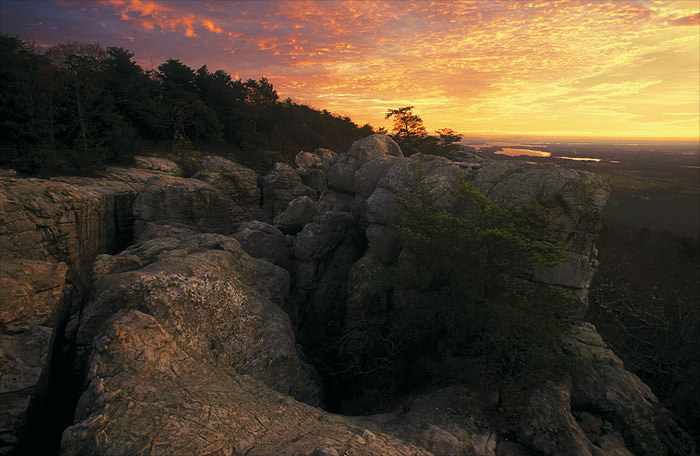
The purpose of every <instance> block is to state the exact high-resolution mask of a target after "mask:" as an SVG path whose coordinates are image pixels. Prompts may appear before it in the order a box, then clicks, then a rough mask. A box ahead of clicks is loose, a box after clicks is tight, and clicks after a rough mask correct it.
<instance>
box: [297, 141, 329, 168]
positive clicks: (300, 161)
mask: <svg viewBox="0 0 700 456" xmlns="http://www.w3.org/2000/svg"><path fill="white" fill-rule="evenodd" d="M334 155H335V153H334V152H333V151H332V150H329V149H323V148H321V147H319V148H317V149H314V151H313V152H304V151H301V152H299V153H298V154H297V156H296V157H295V158H294V162H295V163H296V165H297V169H298V170H299V173H300V174H304V173H306V172H307V171H309V170H310V169H312V168H317V169H321V170H325V169H326V168H327V167H328V164H329V163H330V161H331V159H332V158H333V156H334Z"/></svg>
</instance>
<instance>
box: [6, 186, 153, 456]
mask: <svg viewBox="0 0 700 456" xmlns="http://www.w3.org/2000/svg"><path fill="white" fill-rule="evenodd" d="M135 174H137V179H138V175H139V173H135ZM137 179H135V182H133V183H129V184H127V183H124V182H122V181H119V180H115V181H113V182H112V184H111V185H109V186H103V185H100V184H99V183H96V182H94V181H92V182H86V183H85V185H76V184H69V183H65V182H59V181H51V180H48V181H47V180H40V179H20V178H0V252H2V253H1V254H0V256H1V257H2V260H1V263H2V266H0V287H1V288H2V290H1V293H0V308H1V309H2V311H1V315H0V318H1V321H0V344H1V346H0V348H1V349H2V353H1V354H0V372H1V373H2V375H0V404H1V406H2V409H3V414H2V419H1V420H0V454H2V453H11V452H12V451H14V449H15V448H17V445H18V444H21V442H19V440H20V439H21V435H22V433H23V432H25V430H26V428H27V426H28V425H29V422H30V421H31V420H32V417H33V416H36V415H37V414H41V404H42V403H43V402H44V401H43V399H44V397H45V395H46V393H47V387H48V381H49V367H50V366H51V362H52V352H53V349H54V343H55V341H56V339H57V337H62V334H59V331H61V330H62V327H65V325H66V322H67V320H68V317H69V315H70V311H71V307H72V308H73V309H75V310H77V309H78V308H79V305H80V296H81V295H83V294H85V293H86V291H87V285H88V281H89V268H90V263H91V262H92V259H93V258H94V257H95V255H96V254H97V253H99V252H104V251H111V250H112V249H115V248H119V247H120V246H124V245H125V244H126V243H127V242H130V240H131V236H132V235H131V231H130V228H131V224H130V220H131V219H132V216H131V202H132V201H133V198H134V193H133V192H134V189H135V188H138V187H139V185H140V183H139V182H138V180H137ZM20 446H21V445H20ZM20 449H21V448H20Z"/></svg>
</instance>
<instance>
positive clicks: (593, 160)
mask: <svg viewBox="0 0 700 456" xmlns="http://www.w3.org/2000/svg"><path fill="white" fill-rule="evenodd" d="M557 158H562V159H564V160H576V161H592V162H599V161H600V160H601V159H600V158H591V157H557ZM618 163H619V162H618Z"/></svg>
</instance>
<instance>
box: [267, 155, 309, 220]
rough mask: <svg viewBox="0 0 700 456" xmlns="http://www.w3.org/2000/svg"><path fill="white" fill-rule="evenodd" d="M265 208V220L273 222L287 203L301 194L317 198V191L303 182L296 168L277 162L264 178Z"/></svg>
mask: <svg viewBox="0 0 700 456" xmlns="http://www.w3.org/2000/svg"><path fill="white" fill-rule="evenodd" d="M262 187H263V193H262V198H263V200H262V201H263V210H264V217H265V221H269V222H272V221H273V220H274V219H275V217H277V216H278V215H280V214H281V213H282V212H283V211H285V210H286V209H287V205H288V204H289V203H290V202H291V201H292V200H294V199H296V198H298V197H300V196H308V197H311V198H314V199H315V198H316V197H317V196H318V195H317V192H316V190H314V189H313V188H311V187H307V186H306V185H304V184H303V183H302V182H301V177H299V174H297V172H296V171H294V169H293V168H292V167H291V166H289V165H286V164H284V163H275V166H274V168H272V170H270V172H269V173H267V175H265V177H263V178H262Z"/></svg>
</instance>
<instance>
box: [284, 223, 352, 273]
mask: <svg viewBox="0 0 700 456" xmlns="http://www.w3.org/2000/svg"><path fill="white" fill-rule="evenodd" d="M354 223H355V219H354V218H353V217H352V215H351V214H348V213H347V212H334V211H328V212H326V213H324V214H323V215H321V217H320V218H319V219H318V220H317V221H315V222H313V223H309V224H308V225H306V226H305V227H304V229H303V230H302V231H301V232H299V234H297V236H296V240H295V241H294V257H295V258H297V259H298V260H300V261H309V260H313V259H319V258H323V257H325V256H326V255H328V254H329V253H331V252H332V250H333V248H334V247H335V246H336V245H338V243H339V242H340V241H341V240H342V239H343V237H344V235H345V232H346V231H347V229H348V228H350V227H351V226H353V225H354Z"/></svg>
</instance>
